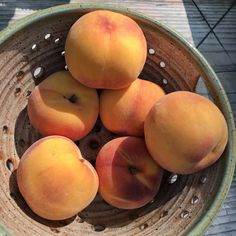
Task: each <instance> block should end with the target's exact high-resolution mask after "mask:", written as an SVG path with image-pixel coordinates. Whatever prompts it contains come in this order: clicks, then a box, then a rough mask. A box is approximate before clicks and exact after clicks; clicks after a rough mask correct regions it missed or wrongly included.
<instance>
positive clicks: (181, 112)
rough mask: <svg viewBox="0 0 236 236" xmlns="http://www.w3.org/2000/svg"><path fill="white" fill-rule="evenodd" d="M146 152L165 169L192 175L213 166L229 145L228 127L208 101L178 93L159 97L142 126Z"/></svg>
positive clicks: (220, 114)
mask: <svg viewBox="0 0 236 236" xmlns="http://www.w3.org/2000/svg"><path fill="white" fill-rule="evenodd" d="M144 133H145V141H146V145H147V148H148V150H149V152H150V154H151V155H152V157H153V158H154V159H155V160H156V162H157V163H158V164H159V165H160V166H162V167H163V168H164V169H166V170H168V171H171V172H174V173H178V174H191V173H194V172H197V171H200V170H202V169H204V168H206V167H208V166H210V165H212V164H213V163H214V162H216V161H217V160H218V159H219V158H220V156H221V154H222V153H223V151H224V149H225V146H226V144H227V141H228V129H227V123H226V121H225V118H224V116H223V114H222V113H221V111H220V110H219V109H218V108H217V106H216V105H215V104H214V103H212V102H211V101H210V100H208V99H206V98H205V97H202V96H200V95H198V94H195V93H191V92H184V91H178V92H173V93H170V94H168V95H166V96H164V97H162V98H161V99H160V100H159V101H158V102H157V103H156V104H155V105H154V106H153V108H152V110H151V111H150V112H149V114H148V116H147V118H146V120H145V124H144Z"/></svg>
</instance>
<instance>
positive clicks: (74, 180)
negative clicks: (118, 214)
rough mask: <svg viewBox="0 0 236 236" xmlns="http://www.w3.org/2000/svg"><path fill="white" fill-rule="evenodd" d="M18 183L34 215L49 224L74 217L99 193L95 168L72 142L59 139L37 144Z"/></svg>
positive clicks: (25, 157) (24, 163) (21, 169)
mask: <svg viewBox="0 0 236 236" xmlns="http://www.w3.org/2000/svg"><path fill="white" fill-rule="evenodd" d="M17 183H18V186H19V190H20V192H21V194H22V196H23V197H24V199H25V201H26V202H27V204H28V205H29V207H30V208H31V209H32V211H34V212H35V213H36V214H38V215H39V216H41V217H43V218H45V219H49V220H63V219H67V218H70V217H72V216H74V215H75V214H77V213H78V212H79V211H81V210H83V209H84V208H85V207H87V206H88V205H89V204H90V203H91V202H92V200H93V199H94V198H95V196H96V193H97V190H98V176H97V173H96V171H95V169H94V168H93V166H92V165H91V164H90V163H89V162H88V161H87V160H85V159H83V158H82V156H81V153H80V150H79V149H78V147H77V146H76V145H75V144H74V143H73V142H72V141H71V140H69V139H68V138H65V137H62V136H56V135H55V136H48V137H46V138H43V139H40V140H38V141H37V142H36V143H34V144H33V145H32V146H31V147H30V148H29V149H28V150H27V151H26V152H25V153H24V155H23V157H22V158H21V160H20V163H19V166H18V169H17Z"/></svg>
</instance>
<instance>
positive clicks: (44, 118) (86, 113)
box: [28, 71, 99, 140]
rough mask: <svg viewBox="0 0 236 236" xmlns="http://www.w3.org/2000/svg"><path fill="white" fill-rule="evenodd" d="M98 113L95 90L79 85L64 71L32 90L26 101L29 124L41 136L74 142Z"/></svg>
mask: <svg viewBox="0 0 236 236" xmlns="http://www.w3.org/2000/svg"><path fill="white" fill-rule="evenodd" d="M98 112H99V101H98V95H97V92H96V90H95V89H91V88H87V87H85V86H84V85H82V84H80V83H79V82H78V81H76V80H75V79H74V78H73V77H72V76H71V75H70V73H69V72H67V71H59V72H56V73H54V74H52V75H50V76H49V77H48V78H47V79H46V80H44V81H43V82H42V83H40V84H39V85H38V86H36V88H35V89H34V90H33V92H32V93H31V95H30V97H29V101H28V115H29V119H30V122H31V124H32V125H33V126H34V127H35V128H36V129H37V130H38V131H39V132H40V133H41V134H42V135H45V136H46V135H62V136H66V137H68V138H70V139H72V140H78V139H80V138H82V137H84V136H85V135H87V134H88V133H89V132H90V130H91V129H92V128H93V126H94V124H95V122H96V120H97V117H98Z"/></svg>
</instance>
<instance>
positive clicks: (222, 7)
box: [194, 0, 234, 27]
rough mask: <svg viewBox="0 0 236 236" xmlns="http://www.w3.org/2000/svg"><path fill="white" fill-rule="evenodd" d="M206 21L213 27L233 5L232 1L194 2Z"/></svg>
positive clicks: (198, 0) (202, 0)
mask: <svg viewBox="0 0 236 236" xmlns="http://www.w3.org/2000/svg"><path fill="white" fill-rule="evenodd" d="M194 2H195V3H196V4H197V6H198V8H199V9H200V11H201V12H202V13H203V15H204V16H205V18H206V20H207V21H208V23H209V24H210V26H211V27H213V26H214V25H215V24H216V23H217V21H218V20H219V19H220V18H221V17H222V16H223V15H224V13H225V12H226V11H227V10H228V9H229V8H230V6H231V5H232V4H233V3H234V0H214V1H212V0H194Z"/></svg>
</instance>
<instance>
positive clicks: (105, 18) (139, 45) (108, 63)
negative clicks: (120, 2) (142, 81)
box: [65, 10, 147, 89]
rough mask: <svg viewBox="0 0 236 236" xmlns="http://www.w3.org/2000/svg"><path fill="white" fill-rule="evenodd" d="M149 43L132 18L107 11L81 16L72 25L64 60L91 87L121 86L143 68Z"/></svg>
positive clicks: (135, 76)
mask: <svg viewBox="0 0 236 236" xmlns="http://www.w3.org/2000/svg"><path fill="white" fill-rule="evenodd" d="M146 56H147V43H146V39H145V37H144V34H143V32H142V30H141V28H140V27H139V25H138V24H137V23H136V22H135V21H134V20H132V19H131V18H129V17H127V16H125V15H122V14H119V13H115V12H112V11H107V10H97V11H93V12H90V13H88V14H86V15H84V16H82V17H81V18H80V19H79V20H77V21H76V22H75V23H74V24H73V26H72V27H71V29H70V31H69V33H68V36H67V39H66V44H65V59H66V63H67V66H68V69H69V71H70V72H71V74H72V75H73V76H74V77H75V78H76V79H77V80H78V81H80V82H81V83H82V84H84V85H86V86H88V87H92V88H106V89H120V88H124V87H127V86H128V85H129V84H130V83H131V82H133V81H134V80H135V79H136V78H137V77H138V75H139V74H140V72H141V71H142V69H143V66H144V63H145V61H146Z"/></svg>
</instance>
